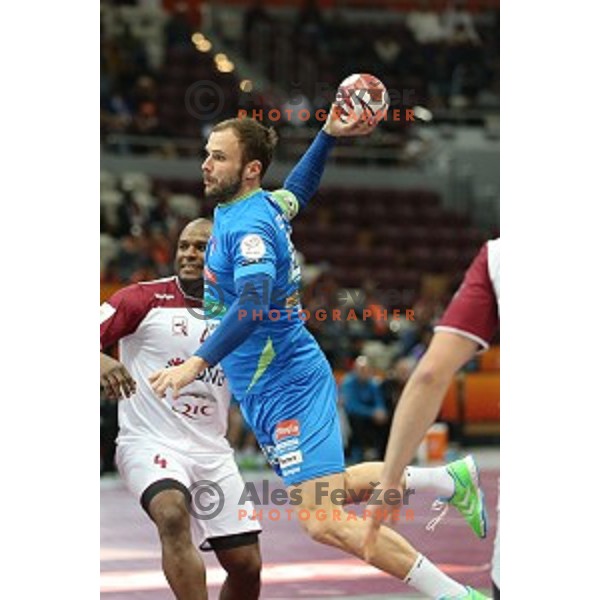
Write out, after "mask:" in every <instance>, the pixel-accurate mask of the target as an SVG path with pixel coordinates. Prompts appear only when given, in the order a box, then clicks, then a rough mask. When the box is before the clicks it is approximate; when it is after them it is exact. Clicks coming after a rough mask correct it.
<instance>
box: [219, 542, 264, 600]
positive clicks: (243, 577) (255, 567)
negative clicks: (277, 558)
mask: <svg viewBox="0 0 600 600" xmlns="http://www.w3.org/2000/svg"><path fill="white" fill-rule="evenodd" d="M215 554H216V555H217V559H218V560H219V562H220V563H221V566H222V567H223V568H224V569H225V571H227V579H226V580H225V583H224V584H223V587H222V588H221V594H220V595H219V600H258V597H259V595H260V571H261V568H262V561H261V556H260V549H259V546H258V544H251V545H249V546H240V547H237V548H231V549H229V550H215Z"/></svg>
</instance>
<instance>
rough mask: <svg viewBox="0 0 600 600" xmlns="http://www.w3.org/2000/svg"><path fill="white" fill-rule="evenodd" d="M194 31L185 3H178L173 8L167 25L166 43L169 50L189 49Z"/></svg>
mask: <svg viewBox="0 0 600 600" xmlns="http://www.w3.org/2000/svg"><path fill="white" fill-rule="evenodd" d="M193 33H194V30H193V28H192V25H191V22H190V18H189V11H188V7H187V4H186V3H185V2H178V3H177V4H175V6H174V8H173V13H172V14H171V17H170V18H169V19H168V20H167V22H166V24H165V42H166V44H167V48H178V47H188V46H189V44H190V39H191V37H192V34H193Z"/></svg>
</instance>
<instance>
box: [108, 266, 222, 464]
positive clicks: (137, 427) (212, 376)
mask: <svg viewBox="0 0 600 600" xmlns="http://www.w3.org/2000/svg"><path fill="white" fill-rule="evenodd" d="M207 336H208V328H207V321H206V320H205V319H204V317H203V312H202V309H201V304H200V303H199V302H198V301H197V300H194V299H191V298H189V297H186V296H185V294H184V293H183V291H182V290H181V288H180V286H179V281H178V278H177V277H168V278H165V279H159V280H156V281H150V282H146V283H138V284H134V285H130V286H128V287H126V288H124V289H122V290H120V291H118V292H117V293H116V294H114V295H113V296H112V297H111V298H110V299H109V300H108V301H107V302H105V303H104V304H102V306H101V308H100V343H101V347H102V348H106V347H108V346H111V345H112V344H114V343H115V342H117V341H118V342H119V355H120V361H121V362H122V363H123V364H124V365H125V367H126V368H127V370H128V371H129V373H130V374H131V376H132V377H133V379H134V380H135V382H136V393H135V394H134V395H133V396H131V397H130V398H128V399H124V400H120V401H119V438H118V441H119V442H123V441H128V440H131V441H133V440H135V439H138V440H139V439H141V438H142V439H155V440H160V441H161V442H162V443H163V444H165V445H166V446H170V447H173V448H176V449H178V450H180V451H184V452H185V451H190V452H194V453H203V452H205V453H208V454H215V453H223V452H225V453H231V452H232V449H231V447H230V446H229V443H228V442H227V440H226V439H225V433H226V431H227V418H228V412H229V401H230V393H229V389H228V387H227V382H226V381H225V376H224V374H223V370H222V369H221V367H220V365H216V366H214V367H210V368H208V369H207V370H206V371H205V372H204V373H202V374H201V375H200V376H199V377H198V379H197V380H196V381H195V382H193V383H192V384H190V385H189V386H187V387H185V388H184V389H183V390H181V392H180V396H179V398H178V399H177V400H176V401H174V400H173V397H172V395H170V394H167V397H166V398H163V399H160V398H158V397H157V396H156V395H155V394H154V392H153V391H152V388H151V386H150V383H149V382H148V377H149V375H150V374H152V373H153V372H154V371H158V370H159V369H162V368H165V367H168V366H173V365H178V364H181V363H182V362H184V361H185V360H186V359H187V358H189V357H190V356H192V355H193V354H194V352H195V351H196V350H197V349H198V347H199V346H200V345H201V344H202V342H203V341H204V340H205V338H206V337H207Z"/></svg>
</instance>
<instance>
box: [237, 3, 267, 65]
mask: <svg viewBox="0 0 600 600" xmlns="http://www.w3.org/2000/svg"><path fill="white" fill-rule="evenodd" d="M272 25H273V19H272V18H271V16H270V15H269V14H268V13H267V11H266V10H265V9H264V7H263V2H262V0H256V1H255V2H254V4H253V5H252V6H251V7H250V8H249V9H248V10H247V11H246V12H245V13H244V24H243V29H244V51H245V54H246V57H247V58H249V59H250V60H252V59H257V58H258V56H257V52H256V51H255V50H256V46H257V44H259V45H260V44H261V43H262V42H264V41H265V40H264V38H265V37H268V36H269V33H270V31H271V26H272Z"/></svg>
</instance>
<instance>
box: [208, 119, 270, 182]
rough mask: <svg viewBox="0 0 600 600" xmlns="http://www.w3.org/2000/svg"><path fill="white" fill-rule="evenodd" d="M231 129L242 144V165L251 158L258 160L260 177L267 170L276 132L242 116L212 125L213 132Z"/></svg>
mask: <svg viewBox="0 0 600 600" xmlns="http://www.w3.org/2000/svg"><path fill="white" fill-rule="evenodd" d="M225 129H233V132H234V133H235V135H236V137H237V139H238V140H239V141H240V144H241V145H242V166H243V165H246V164H248V163H249V162H250V161H252V160H258V161H260V164H261V165H262V172H261V177H263V176H264V174H265V173H266V172H267V169H268V168H269V165H270V164H271V161H272V160H273V152H274V150H275V146H276V145H277V133H276V132H275V130H274V129H273V128H272V127H265V126H264V125H263V124H262V123H259V122H258V121H256V120H255V119H250V118H248V117H244V118H242V119H236V118H234V119H227V120H226V121H221V122H220V123H217V124H216V125H215V126H214V127H213V132H215V131H224V130H225Z"/></svg>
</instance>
